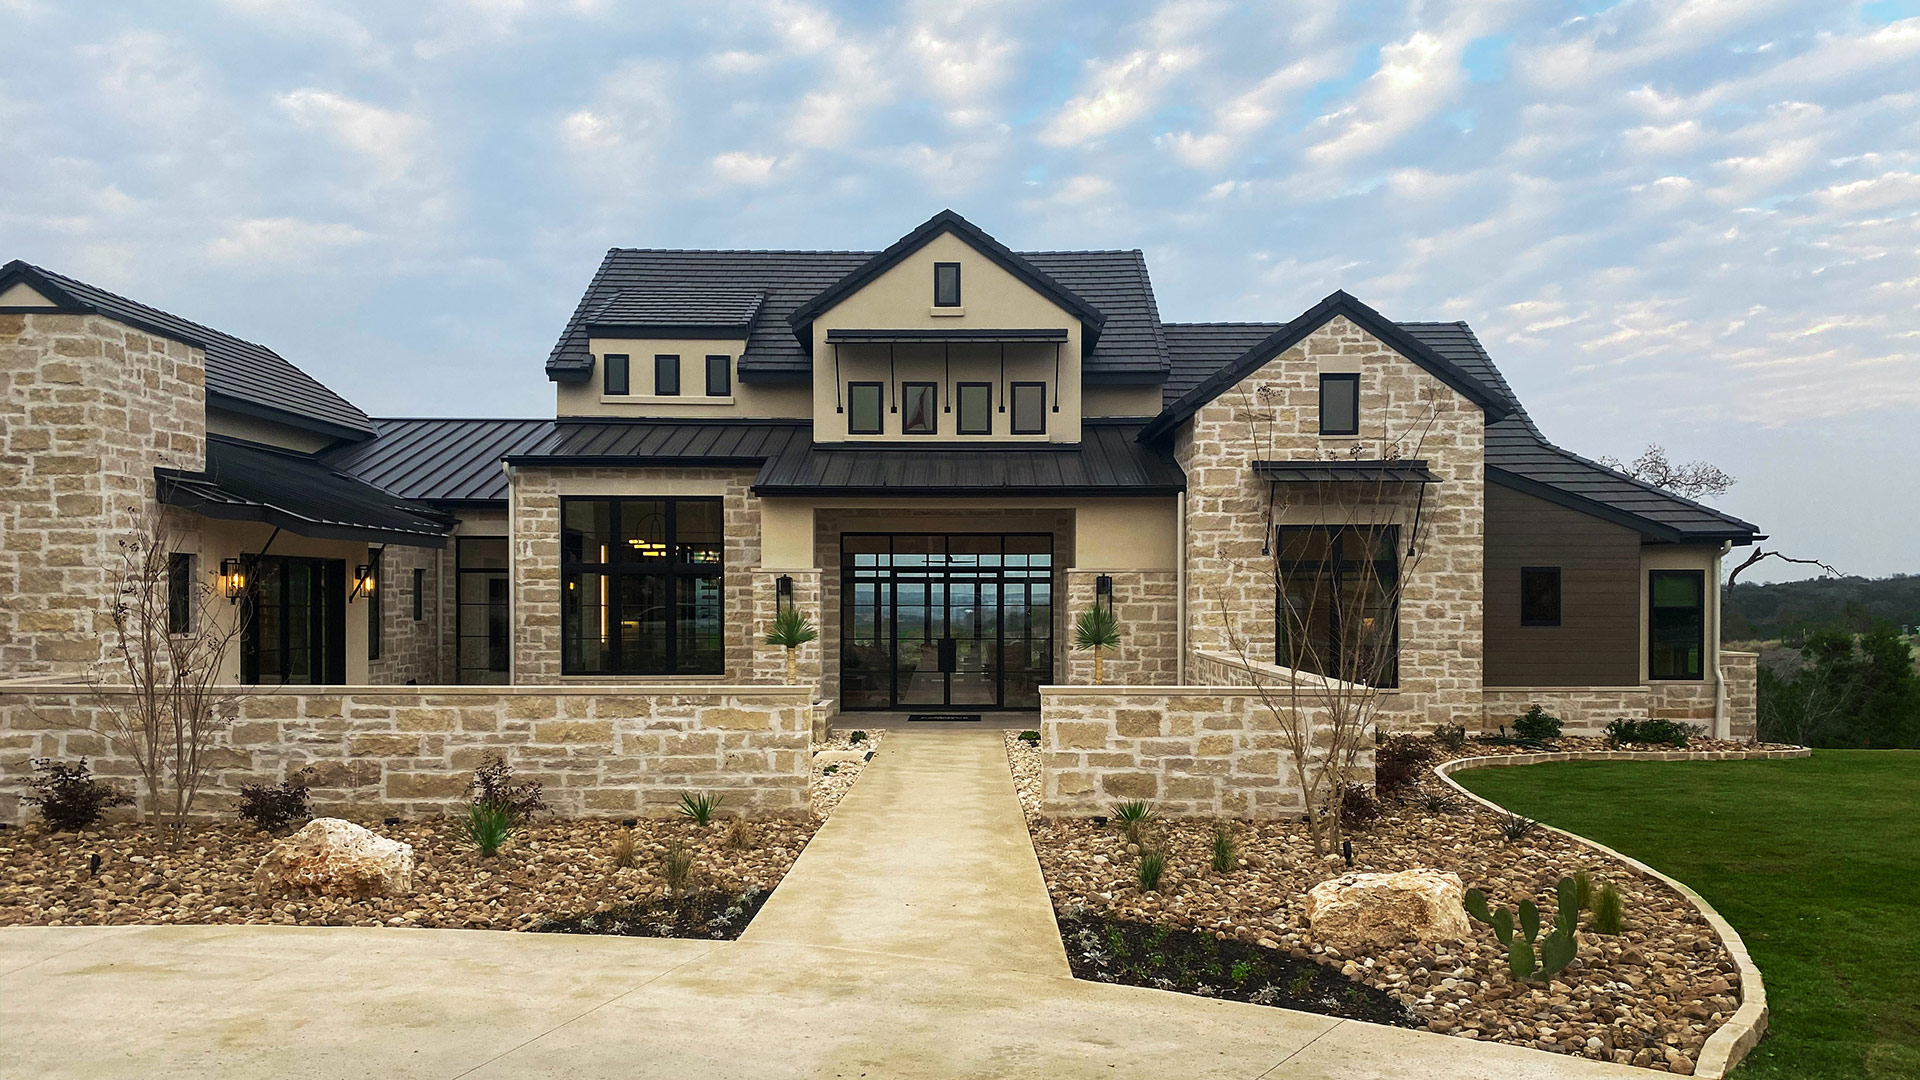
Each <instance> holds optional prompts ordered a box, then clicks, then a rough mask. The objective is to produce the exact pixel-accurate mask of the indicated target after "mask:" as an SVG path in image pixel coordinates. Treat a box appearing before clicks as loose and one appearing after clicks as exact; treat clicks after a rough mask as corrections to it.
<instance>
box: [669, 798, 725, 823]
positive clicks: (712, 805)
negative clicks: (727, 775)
mask: <svg viewBox="0 0 1920 1080" xmlns="http://www.w3.org/2000/svg"><path fill="white" fill-rule="evenodd" d="M725 801H726V800H724V799H723V798H721V797H720V796H718V795H709V794H706V793H705V792H702V793H701V794H698V795H695V794H692V793H691V792H689V793H688V794H685V795H682V796H680V807H679V810H680V816H681V817H684V818H687V819H689V820H691V821H692V822H693V823H694V824H695V825H700V826H705V825H707V824H709V823H711V822H712V821H713V815H714V812H715V811H717V810H719V809H720V804H721V803H722V802H725Z"/></svg>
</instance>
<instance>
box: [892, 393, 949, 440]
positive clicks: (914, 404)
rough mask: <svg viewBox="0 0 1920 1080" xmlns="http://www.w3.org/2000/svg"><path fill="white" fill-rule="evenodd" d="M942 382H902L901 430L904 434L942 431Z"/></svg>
mask: <svg viewBox="0 0 1920 1080" xmlns="http://www.w3.org/2000/svg"><path fill="white" fill-rule="evenodd" d="M939 408H940V384H938V383H930V382H910V383H901V384H900V432H901V434H903V435H938V434H939V433H940V415H939Z"/></svg>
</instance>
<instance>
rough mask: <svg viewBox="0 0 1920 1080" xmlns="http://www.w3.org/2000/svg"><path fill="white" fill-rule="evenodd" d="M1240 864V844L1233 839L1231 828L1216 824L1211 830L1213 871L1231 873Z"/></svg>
mask: <svg viewBox="0 0 1920 1080" xmlns="http://www.w3.org/2000/svg"><path fill="white" fill-rule="evenodd" d="M1239 865H1240V846H1239V844H1238V843H1236V842H1235V841H1234V838H1233V830H1232V829H1231V828H1229V827H1227V826H1225V825H1217V826H1215V827H1214V830H1213V872H1214V873H1216V874H1226V873H1231V872H1232V871H1233V870H1234V869H1235V868H1236V867H1238V866H1239Z"/></svg>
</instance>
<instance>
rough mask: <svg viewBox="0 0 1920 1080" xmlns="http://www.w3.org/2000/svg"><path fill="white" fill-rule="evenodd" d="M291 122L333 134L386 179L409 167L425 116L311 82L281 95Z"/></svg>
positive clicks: (418, 147) (423, 134)
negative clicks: (318, 86)
mask: <svg viewBox="0 0 1920 1080" xmlns="http://www.w3.org/2000/svg"><path fill="white" fill-rule="evenodd" d="M278 101H279V104H280V107H281V108H282V109H284V110H285V111H286V112H287V114H288V115H289V116H291V117H292V118H293V120H294V122H295V123H297V124H299V125H300V126H301V127H304V128H308V129H310V130H316V131H321V132H324V133H326V134H327V135H330V136H332V137H333V138H334V139H335V140H337V141H338V142H340V143H341V144H342V145H344V146H346V147H347V148H349V149H351V150H354V151H356V152H357V153H359V154H360V155H362V156H363V157H365V158H366V159H367V160H368V161H369V162H371V163H372V164H373V165H374V167H375V169H376V170H377V172H378V174H379V175H380V176H381V177H383V178H386V179H395V178H398V177H401V176H403V175H405V174H406V173H407V172H408V171H409V170H411V169H412V168H413V165H414V162H415V160H416V158H417V156H418V155H419V153H420V151H421V149H422V145H423V143H424V141H425V138H426V133H427V126H426V123H425V122H424V121H422V120H421V119H420V118H418V117H416V116H412V115H410V114H408V113H404V112H400V111H398V110H394V109H386V108H382V107H380V106H378V105H371V104H368V103H367V102H364V101H356V100H354V99H353V98H350V97H347V96H345V95H343V94H336V93H334V92H332V91H329V90H318V89H314V88H311V87H308V88H303V89H300V90H294V91H291V92H289V93H285V94H282V95H280V97H279V99H278Z"/></svg>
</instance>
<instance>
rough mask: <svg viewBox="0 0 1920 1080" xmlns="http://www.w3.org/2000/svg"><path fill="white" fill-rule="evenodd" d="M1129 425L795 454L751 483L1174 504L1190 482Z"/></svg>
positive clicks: (823, 491) (798, 491)
mask: <svg viewBox="0 0 1920 1080" xmlns="http://www.w3.org/2000/svg"><path fill="white" fill-rule="evenodd" d="M1139 430H1140V424H1139V422H1138V421H1135V422H1132V423H1114V422H1103V421H1099V420H1090V421H1087V422H1086V424H1084V425H1083V427H1082V429H1081V432H1082V437H1081V441H1080V442H1079V443H1073V444H1061V443H1037V444H1031V443H1030V444H1025V445H1020V444H1005V443H1000V444H995V443H990V442H980V443H973V444H967V445H954V444H947V445H944V446H923V445H913V444H903V443H887V444H884V445H875V444H871V443H832V444H813V445H807V446H796V447H795V448H793V449H792V450H791V451H789V452H788V453H785V454H782V455H780V456H779V457H776V458H773V459H771V460H769V461H768V462H767V464H766V467H765V468H763V469H761V470H760V475H759V476H757V477H755V478H754V481H753V493H754V494H755V495H760V496H816V497H817V496H880V495H885V496H896V495H898V496H912V497H934V498H942V497H944V498H960V497H978V496H1051V497H1069V496H1082V497H1118V496H1160V495H1173V494H1176V493H1178V492H1180V491H1183V490H1185V489H1186V486H1187V480H1186V475H1185V474H1184V473H1182V472H1181V471H1180V467H1179V466H1178V465H1176V464H1174V463H1173V461H1172V459H1171V458H1170V457H1169V456H1167V455H1165V454H1164V453H1162V452H1161V451H1159V450H1156V449H1155V448H1153V447H1149V446H1147V445H1146V444H1144V443H1141V442H1138V441H1136V440H1135V439H1134V435H1135V434H1136V433H1138V431H1139Z"/></svg>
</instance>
